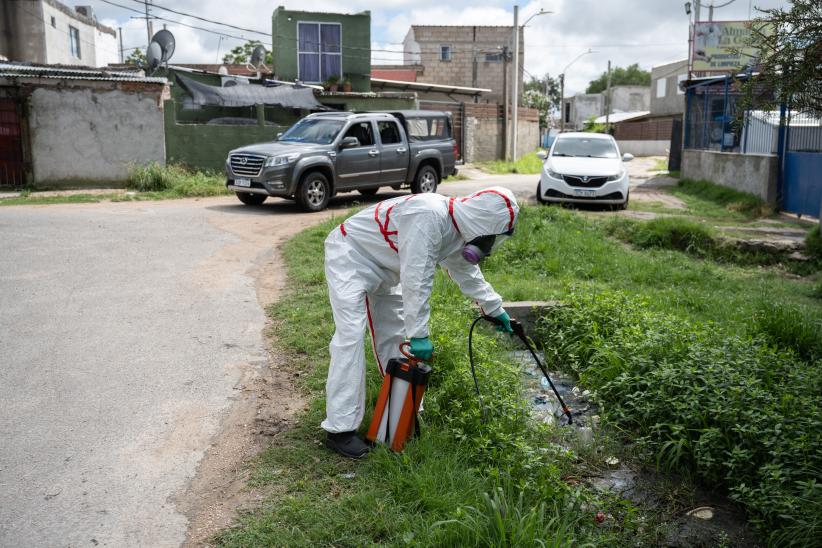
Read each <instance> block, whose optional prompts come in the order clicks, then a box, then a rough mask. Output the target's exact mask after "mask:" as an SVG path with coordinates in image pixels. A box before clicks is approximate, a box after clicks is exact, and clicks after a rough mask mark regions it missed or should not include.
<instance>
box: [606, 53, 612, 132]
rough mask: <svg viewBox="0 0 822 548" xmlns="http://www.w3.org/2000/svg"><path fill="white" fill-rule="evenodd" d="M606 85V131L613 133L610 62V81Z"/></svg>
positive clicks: (609, 71)
mask: <svg viewBox="0 0 822 548" xmlns="http://www.w3.org/2000/svg"><path fill="white" fill-rule="evenodd" d="M606 82H607V83H606V84H605V131H606V132H608V133H610V132H611V61H610V60H609V61H608V79H607V80H606Z"/></svg>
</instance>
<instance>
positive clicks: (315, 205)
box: [294, 171, 331, 211]
mask: <svg viewBox="0 0 822 548" xmlns="http://www.w3.org/2000/svg"><path fill="white" fill-rule="evenodd" d="M294 198H296V200H297V203H298V204H300V207H302V208H303V209H304V210H306V211H322V210H323V209H325V208H326V207H327V206H328V200H329V199H331V185H329V184H328V179H326V177H325V175H323V174H322V173H320V172H319V171H312V172H311V173H308V174H306V175H305V176H304V177H303V180H302V182H301V183H300V187H299V188H298V189H297V194H296V195H295V196H294Z"/></svg>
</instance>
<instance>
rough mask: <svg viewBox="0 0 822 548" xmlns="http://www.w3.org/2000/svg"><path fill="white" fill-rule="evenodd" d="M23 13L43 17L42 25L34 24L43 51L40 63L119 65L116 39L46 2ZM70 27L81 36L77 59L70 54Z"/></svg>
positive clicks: (114, 36)
mask: <svg viewBox="0 0 822 548" xmlns="http://www.w3.org/2000/svg"><path fill="white" fill-rule="evenodd" d="M26 9H27V10H34V11H35V12H38V15H39V14H41V15H42V21H39V20H38V21H37V24H38V26H39V25H42V34H43V43H42V45H41V46H40V47H42V48H43V50H44V51H45V56H44V60H43V61H42V62H45V63H47V64H61V65H84V66H89V67H102V66H106V65H108V64H109V63H117V62H119V53H118V52H119V49H118V43H117V37H116V35H114V34H110V33H108V32H105V31H103V30H101V29H99V28H98V27H97V26H95V25H91V24H89V23H87V22H85V21H82V20H80V19H79V18H75V17H72V16H70V15H68V14H67V13H66V12H65V11H63V10H61V9H59V8H58V7H56V6H54V5H52V4H50V3H49V2H43V1H41V2H32V3H31V4H30V5H29V6H28V7H27V8H26ZM52 18H53V20H54V22H53V23H52ZM69 27H74V28H76V29H77V30H78V31H79V33H80V57H76V56H74V55H73V54H72V51H71V38H70V36H71V35H70V30H69Z"/></svg>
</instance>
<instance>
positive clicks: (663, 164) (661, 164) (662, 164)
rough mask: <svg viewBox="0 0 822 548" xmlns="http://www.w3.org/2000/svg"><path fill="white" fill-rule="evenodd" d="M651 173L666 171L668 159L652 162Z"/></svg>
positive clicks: (658, 159)
mask: <svg viewBox="0 0 822 548" xmlns="http://www.w3.org/2000/svg"><path fill="white" fill-rule="evenodd" d="M653 171H668V158H657V159H656V160H655V161H654V169H653Z"/></svg>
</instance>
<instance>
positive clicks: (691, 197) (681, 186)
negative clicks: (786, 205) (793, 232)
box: [670, 179, 774, 220]
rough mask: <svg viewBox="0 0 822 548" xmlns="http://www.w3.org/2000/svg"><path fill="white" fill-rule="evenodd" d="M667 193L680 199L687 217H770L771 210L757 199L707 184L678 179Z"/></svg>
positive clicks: (745, 218)
mask: <svg viewBox="0 0 822 548" xmlns="http://www.w3.org/2000/svg"><path fill="white" fill-rule="evenodd" d="M670 192H671V193H672V194H673V195H674V196H677V197H679V198H680V199H682V200H683V201H684V202H685V203H686V204H687V206H688V209H689V210H690V212H691V214H693V215H695V216H698V217H705V218H727V219H737V220H751V219H757V218H760V217H767V216H770V215H773V213H774V210H773V208H772V207H771V206H769V205H768V204H766V203H765V202H764V201H763V200H762V199H761V198H759V197H758V196H754V195H753V194H748V193H747V192H740V191H738V190H734V189H732V188H727V187H724V186H721V185H717V184H715V183H712V182H710V181H694V180H692V179H681V180H680V181H679V183H678V184H677V186H676V187H674V188H672V189H671V190H670Z"/></svg>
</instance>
